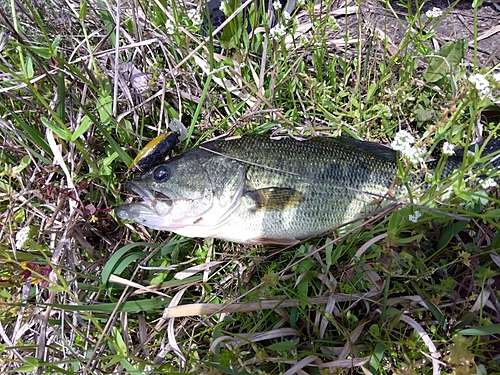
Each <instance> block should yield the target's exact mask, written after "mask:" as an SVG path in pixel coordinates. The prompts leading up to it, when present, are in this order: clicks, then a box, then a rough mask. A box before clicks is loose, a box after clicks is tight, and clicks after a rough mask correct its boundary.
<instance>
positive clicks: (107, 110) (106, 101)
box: [97, 95, 113, 125]
mask: <svg viewBox="0 0 500 375" xmlns="http://www.w3.org/2000/svg"><path fill="white" fill-rule="evenodd" d="M97 111H98V112H99V118H100V119H101V123H102V124H103V125H108V124H109V123H110V122H111V113H112V112H113V98H112V97H111V95H107V96H102V97H99V99H98V104H97Z"/></svg>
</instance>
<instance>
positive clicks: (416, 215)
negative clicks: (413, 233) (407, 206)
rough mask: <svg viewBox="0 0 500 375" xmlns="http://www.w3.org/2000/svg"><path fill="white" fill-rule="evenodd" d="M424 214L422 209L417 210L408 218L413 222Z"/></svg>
mask: <svg viewBox="0 0 500 375" xmlns="http://www.w3.org/2000/svg"><path fill="white" fill-rule="evenodd" d="M421 216H422V214H421V213H420V211H415V213H414V214H413V215H411V214H410V215H408V220H410V221H411V222H412V223H416V222H417V221H418V219H419V218H420V217H421Z"/></svg>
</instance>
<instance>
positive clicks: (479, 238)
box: [0, 0, 500, 374]
mask: <svg viewBox="0 0 500 375" xmlns="http://www.w3.org/2000/svg"><path fill="white" fill-rule="evenodd" d="M246 3H249V8H248V9H249V10H248V11H245V12H243V10H242V9H243V8H242V7H240V5H241V2H240V1H236V0H229V1H228V2H227V3H224V6H225V12H226V13H227V14H228V15H232V16H231V17H230V18H228V22H227V26H225V28H224V29H223V32H222V33H220V32H219V31H220V30H215V31H214V30H209V29H210V27H209V23H208V22H207V21H206V17H207V15H206V14H203V12H201V11H200V10H199V9H200V8H197V7H196V6H195V5H192V4H191V3H189V4H188V3H186V4H184V3H182V2H175V1H168V0H156V1H154V2H147V1H141V0H139V2H138V4H136V2H123V3H121V2H117V3H114V2H111V1H109V0H102V1H93V0H82V1H80V3H75V2H66V1H59V0H52V3H47V2H39V1H28V0H21V1H19V2H10V3H9V4H7V3H5V4H2V5H1V6H0V16H1V19H0V24H2V27H3V31H2V35H1V39H2V43H0V45H1V48H0V49H1V55H0V74H1V76H2V82H1V85H0V115H1V118H0V130H1V132H0V137H1V144H2V147H1V148H0V213H1V214H0V265H1V267H0V283H1V286H0V303H1V304H0V306H1V307H2V308H1V312H0V314H1V317H0V336H1V342H2V344H1V345H0V352H1V355H2V360H1V361H0V370H1V371H2V372H5V373H35V372H36V373H39V374H49V373H64V374H74V373H78V374H80V373H81V374H103V373H117V374H118V373H130V374H153V373H154V374H174V373H184V372H189V373H197V374H253V373H257V374H278V373H282V374H330V373H332V374H333V373H348V372H351V371H352V372H356V373H358V372H359V373H361V372H363V373H365V374H367V373H371V374H375V373H382V374H392V373H400V374H417V373H429V374H430V373H433V374H439V373H454V374H476V373H480V374H486V373H499V372H500V356H499V354H498V353H500V336H499V335H500V303H499V297H500V294H499V291H498V283H499V281H500V278H499V277H500V272H499V268H500V257H499V254H498V249H499V248H500V234H499V232H498V228H499V217H500V211H499V209H498V207H497V205H498V204H499V203H500V200H499V199H498V190H497V189H496V179H497V178H498V172H497V169H496V168H495V167H492V164H490V162H491V161H492V160H493V159H494V158H495V157H496V156H498V152H493V153H491V154H489V155H487V156H484V155H483V156H481V155H482V151H483V149H491V148H492V147H494V146H495V141H494V138H495V137H498V136H499V118H500V108H499V103H500V73H499V72H500V70H499V67H498V65H497V66H496V67H494V66H493V65H492V64H493V62H494V61H495V60H494V58H495V57H494V56H493V57H492V58H490V59H488V58H484V54H485V52H484V50H483V49H481V48H478V43H479V41H480V38H478V35H479V33H480V30H479V29H478V27H479V26H478V25H479V22H478V19H479V18H480V17H481V12H482V11H486V10H487V9H489V10H493V11H494V9H493V8H491V7H492V6H493V5H481V4H480V2H474V3H473V4H472V7H470V8H469V9H468V12H469V16H470V18H471V20H473V21H474V23H473V24H474V27H473V29H472V37H471V38H470V40H463V39H459V38H454V39H453V40H449V41H446V42H444V41H443V40H442V39H441V38H439V37H438V35H437V34H436V33H437V32H438V31H437V30H438V29H439V27H440V26H442V25H443V24H444V23H446V22H450V16H451V14H452V13H453V12H454V11H455V10H456V7H457V6H458V3H459V1H455V2H454V3H453V4H451V5H450V7H449V8H447V9H441V11H442V14H440V12H439V11H438V10H436V9H434V10H433V9H432V8H433V4H431V3H425V2H422V3H420V2H410V1H408V2H404V3H400V4H397V5H396V4H393V3H389V2H386V3H375V2H373V3H372V2H362V1H358V2H356V3H351V4H340V5H339V4H338V2H332V1H331V0H326V1H322V2H319V3H317V4H315V3H313V2H311V1H309V0H305V1H304V2H298V7H297V8H296V9H295V10H294V12H293V13H292V14H291V15H290V17H288V16H287V14H285V12H284V9H283V8H280V7H279V6H278V4H279V3H276V4H275V3H270V6H269V8H272V7H276V8H277V10H276V13H275V15H274V19H275V20H276V19H277V20H278V21H272V20H271V19H270V17H268V13H269V14H271V12H270V11H268V9H266V7H265V3H261V4H259V3H256V2H252V1H248V2H246ZM136 5H138V6H136ZM347 5H349V6H347ZM490 8H491V9H490ZM201 9H204V8H201ZM377 12H378V13H377ZM380 12H381V13H380ZM373 14H375V16H370V15H373ZM380 14H383V17H382V16H380ZM370 17H372V18H370ZM377 18H378V19H377ZM204 20H205V21H204ZM257 21H258V22H257ZM375 21H380V22H379V23H376V22H375ZM386 22H392V24H390V25H389V24H388V23H386ZM117 25H119V27H117ZM257 25H258V27H256V26H257ZM388 25H389V26H388ZM394 25H397V27H392V26H394ZM460 27H462V26H460ZM391 30H399V31H398V33H397V34H394V35H392V34H391ZM401 30H403V31H404V32H401ZM8 31H10V33H9V32H8ZM212 31H213V33H212ZM483 31H484V30H483ZM207 34H208V36H206V35H207ZM283 34H285V35H283ZM292 36H293V37H292ZM481 40H482V39H481ZM436 46H437V47H438V48H436ZM486 52H487V51H486ZM486 54H487V53H486ZM497 61H498V60H497ZM171 119H180V120H181V121H182V122H183V123H184V124H185V125H186V126H187V128H188V132H189V137H188V139H187V140H186V141H185V142H183V143H182V144H181V145H179V146H178V147H177V148H176V149H175V150H174V153H180V152H182V151H183V150H186V149H188V148H190V147H193V146H194V145H196V144H198V143H200V142H202V141H204V140H206V139H208V138H212V137H215V136H222V135H226V134H229V135H238V134H244V133H266V134H269V135H270V136H278V135H279V136H282V135H286V136H294V137H303V138H305V137H309V136H313V135H322V136H340V135H348V136H351V137H355V138H358V139H365V140H372V141H377V142H379V143H382V144H386V145H389V144H390V143H391V142H392V143H393V146H396V147H399V148H398V149H399V150H400V154H401V163H400V166H401V168H400V176H399V177H400V179H401V182H402V183H405V184H407V185H409V181H410V177H411V176H413V175H414V174H416V173H420V172H422V171H425V169H426V165H427V166H428V165H429V163H431V161H430V160H431V159H436V160H438V162H437V164H436V165H437V166H438V168H437V169H438V171H439V168H440V167H439V166H441V165H442V162H443V161H444V160H445V159H446V158H447V157H449V154H452V153H454V152H455V153H457V154H458V155H460V151H459V149H462V150H463V149H467V148H469V147H471V144H474V143H475V142H476V141H481V140H485V142H484V143H479V146H475V147H474V146H472V147H471V150H472V151H473V152H472V153H473V154H474V155H468V154H467V153H464V155H463V159H464V164H463V165H464V166H463V168H462V169H461V170H458V171H456V172H455V173H454V174H452V175H451V176H447V177H445V178H441V176H440V173H439V172H437V173H435V175H429V176H428V177H427V183H428V184H427V185H426V186H425V188H422V187H421V188H420V189H419V188H417V187H411V189H410V190H409V191H410V192H411V194H410V197H409V200H408V201H406V202H400V203H399V204H398V205H396V206H391V207H389V208H388V209H387V210H386V211H385V212H383V213H382V214H380V215H378V216H376V217H373V218H370V219H366V220H360V221H359V222H357V223H355V224H354V225H350V226H347V227H342V228H338V229H336V230H335V231H333V232H332V233H331V234H330V235H329V236H328V237H324V238H317V239H313V240H310V241H307V242H305V243H303V244H301V245H298V246H295V247H292V248H286V249H279V248H265V247H262V246H261V247H249V246H243V245H237V244H232V243H226V242H223V241H213V240H209V239H188V238H182V237H180V236H177V235H172V234H171V233H159V232H155V231H152V230H148V229H146V228H143V227H140V226H138V225H135V224H132V223H123V222H121V221H119V220H118V219H117V218H116V217H115V216H114V214H113V208H114V207H115V206H116V205H119V204H121V203H123V201H124V200H125V199H126V198H127V196H126V193H125V192H124V191H123V189H122V186H123V183H124V181H126V180H127V179H128V178H129V176H130V172H128V166H129V165H130V163H131V161H132V160H133V159H134V157H135V156H136V155H137V153H138V151H139V150H140V149H142V148H143V147H144V146H145V145H146V144H147V143H148V142H149V141H150V140H151V139H153V138H154V137H155V136H157V135H158V134H161V133H163V132H165V130H166V126H167V125H166V124H168V123H169V122H170V120H171ZM401 130H404V131H407V132H408V133H401V132H400V131H401ZM396 134H398V136H396ZM405 134H406V138H405V137H404V136H405ZM398 137H399V138H398ZM401 137H403V138H401ZM412 137H413V138H414V139H413V142H408V140H411V138H412ZM395 139H399V141H400V142H399V143H397V142H396V141H395ZM492 140H493V141H492ZM492 145H493V146H492Z"/></svg>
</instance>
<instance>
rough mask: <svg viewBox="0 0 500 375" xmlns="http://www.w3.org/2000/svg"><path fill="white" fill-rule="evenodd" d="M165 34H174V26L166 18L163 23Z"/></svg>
mask: <svg viewBox="0 0 500 375" xmlns="http://www.w3.org/2000/svg"><path fill="white" fill-rule="evenodd" d="M165 32H166V33H167V34H168V35H173V34H174V32H175V26H174V24H173V23H172V21H170V20H169V19H168V18H167V20H166V21H165Z"/></svg>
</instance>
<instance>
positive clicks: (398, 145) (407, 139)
mask: <svg viewBox="0 0 500 375" xmlns="http://www.w3.org/2000/svg"><path fill="white" fill-rule="evenodd" d="M414 143H415V137H414V136H413V135H411V134H410V133H409V132H407V131H406V130H400V131H398V132H397V133H396V136H395V137H394V140H393V141H392V142H391V147H392V148H393V149H394V150H396V151H403V150H405V149H406V148H408V147H411V145H412V144H414Z"/></svg>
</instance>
